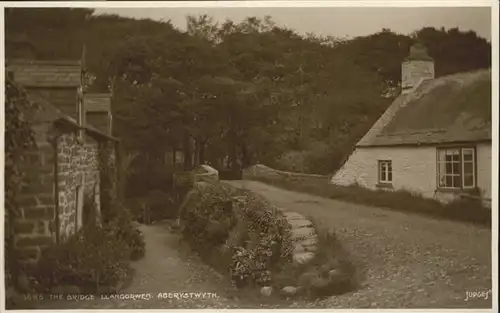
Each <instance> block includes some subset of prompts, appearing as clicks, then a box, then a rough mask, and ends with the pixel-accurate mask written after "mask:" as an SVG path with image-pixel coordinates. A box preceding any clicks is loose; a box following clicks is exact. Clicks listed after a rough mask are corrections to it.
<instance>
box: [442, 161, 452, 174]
mask: <svg viewBox="0 0 500 313" xmlns="http://www.w3.org/2000/svg"><path fill="white" fill-rule="evenodd" d="M452 164H453V163H451V162H446V163H445V171H444V173H443V174H449V173H453V169H452Z"/></svg>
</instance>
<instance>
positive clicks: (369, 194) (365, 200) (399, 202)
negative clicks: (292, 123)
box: [249, 176, 491, 227]
mask: <svg viewBox="0 0 500 313" xmlns="http://www.w3.org/2000/svg"><path fill="white" fill-rule="evenodd" d="M249 179H253V180H258V181H262V182H264V183H267V184H271V185H275V186H278V187H283V188H286V189H290V190H295V191H299V192H305V193H309V194H313V195H317V196H321V197H325V198H331V199H336V200H342V201H347V202H354V203H360V204H365V205H368V206H377V207H381V208H387V209H391V210H397V211H403V212H411V213H417V214H425V215H429V216H433V217H437V218H443V219H449V220H454V221H461V222H466V223H473V224H479V225H484V226H487V227H491V210H490V209H488V208H487V207H485V206H484V205H483V203H482V202H481V200H479V199H473V198H464V199H457V200H454V201H452V202H450V203H448V204H443V203H441V202H439V201H437V200H434V199H428V198H424V197H422V196H421V195H419V194H415V193H411V192H408V191H405V190H398V191H384V190H370V189H366V188H362V187H360V186H354V185H353V186H346V187H344V186H337V185H332V184H329V181H328V180H329V179H328V178H324V179H318V178H316V177H314V178H306V177H290V178H287V177H277V178H271V177H269V176H268V177H262V176H260V177H259V176H254V177H250V178H249Z"/></svg>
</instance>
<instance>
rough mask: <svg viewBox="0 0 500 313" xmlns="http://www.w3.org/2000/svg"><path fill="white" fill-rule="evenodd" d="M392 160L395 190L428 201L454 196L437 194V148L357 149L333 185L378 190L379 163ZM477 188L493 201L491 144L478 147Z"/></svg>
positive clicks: (333, 179) (447, 198)
mask: <svg viewBox="0 0 500 313" xmlns="http://www.w3.org/2000/svg"><path fill="white" fill-rule="evenodd" d="M379 160H391V161H392V172H393V174H392V180H393V182H392V185H393V187H394V189H395V190H397V189H404V190H408V191H412V192H418V193H420V194H422V195H423V196H424V197H427V198H436V199H439V200H441V201H449V200H451V199H453V198H454V196H455V195H454V194H449V193H436V187H437V186H436V184H437V179H436V176H437V171H436V147H380V148H376V147H371V148H357V149H356V150H355V151H354V153H353V154H352V155H351V156H350V157H349V160H348V161H347V162H346V163H345V164H344V166H343V167H342V168H341V169H340V170H338V171H337V172H336V173H335V175H334V176H333V178H332V180H331V183H333V184H337V185H341V186H348V185H352V184H355V183H357V184H359V185H360V186H363V187H365V188H369V189H377V186H376V185H377V184H378V161H379ZM477 186H478V187H479V188H480V189H482V190H484V196H485V197H487V198H491V144H478V145H477Z"/></svg>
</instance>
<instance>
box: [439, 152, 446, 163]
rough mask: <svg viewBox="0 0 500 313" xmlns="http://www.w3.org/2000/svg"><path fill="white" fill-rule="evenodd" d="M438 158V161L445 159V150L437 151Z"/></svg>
mask: <svg viewBox="0 0 500 313" xmlns="http://www.w3.org/2000/svg"><path fill="white" fill-rule="evenodd" d="M438 160H439V162H444V161H445V160H446V150H439V151H438Z"/></svg>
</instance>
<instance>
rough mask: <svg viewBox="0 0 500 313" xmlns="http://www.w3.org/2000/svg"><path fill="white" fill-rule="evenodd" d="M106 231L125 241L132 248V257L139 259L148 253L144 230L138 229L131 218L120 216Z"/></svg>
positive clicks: (132, 258)
mask: <svg viewBox="0 0 500 313" xmlns="http://www.w3.org/2000/svg"><path fill="white" fill-rule="evenodd" d="M106 231H108V232H109V233H110V234H112V235H113V236H115V237H116V238H117V239H118V240H119V241H120V242H124V243H125V244H126V245H127V247H128V249H129V250H130V259H131V260H138V259H140V258H142V257H144V255H145V253H146V243H145V241H144V236H143V234H142V232H141V231H140V230H139V229H137V228H136V227H135V226H134V225H133V224H132V222H131V221H130V220H129V219H126V218H118V219H117V220H115V221H112V222H111V223H110V224H109V225H108V226H107V227H106Z"/></svg>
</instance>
